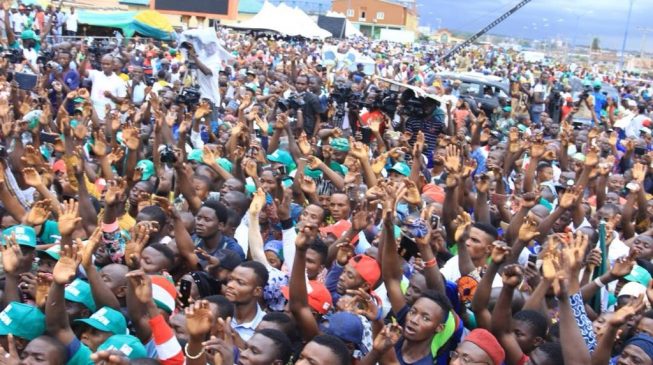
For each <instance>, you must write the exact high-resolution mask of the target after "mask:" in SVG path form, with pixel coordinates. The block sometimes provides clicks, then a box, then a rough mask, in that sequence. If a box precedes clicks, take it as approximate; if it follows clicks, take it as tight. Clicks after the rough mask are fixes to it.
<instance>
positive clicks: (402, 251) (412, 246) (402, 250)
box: [399, 235, 419, 261]
mask: <svg viewBox="0 0 653 365" xmlns="http://www.w3.org/2000/svg"><path fill="white" fill-rule="evenodd" d="M418 252H419V250H418V248H417V243H415V241H413V240H411V239H410V238H408V237H406V236H404V235H402V236H401V241H400V242H399V255H400V256H401V257H403V258H404V260H406V261H409V260H410V258H411V257H417V253H418Z"/></svg>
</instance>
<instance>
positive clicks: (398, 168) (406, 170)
mask: <svg viewBox="0 0 653 365" xmlns="http://www.w3.org/2000/svg"><path fill="white" fill-rule="evenodd" d="M390 171H395V172H397V173H400V174H402V175H404V176H406V177H408V176H410V167H408V165H406V163H405V162H397V163H396V164H394V165H392V167H391V168H390Z"/></svg>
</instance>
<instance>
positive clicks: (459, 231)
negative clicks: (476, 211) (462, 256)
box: [452, 212, 472, 242]
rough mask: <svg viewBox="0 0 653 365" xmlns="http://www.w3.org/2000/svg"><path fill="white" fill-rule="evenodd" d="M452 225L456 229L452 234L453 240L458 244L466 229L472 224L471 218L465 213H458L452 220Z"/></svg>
mask: <svg viewBox="0 0 653 365" xmlns="http://www.w3.org/2000/svg"><path fill="white" fill-rule="evenodd" d="M452 223H453V225H454V226H455V227H456V231H455V233H454V239H455V240H456V242H460V240H461V239H462V238H463V236H464V234H465V232H466V231H467V228H468V227H469V226H470V225H471V224H472V217H471V216H470V215H469V213H467V212H462V213H460V214H459V215H458V216H457V217H456V218H455V219H454V220H453V222H452Z"/></svg>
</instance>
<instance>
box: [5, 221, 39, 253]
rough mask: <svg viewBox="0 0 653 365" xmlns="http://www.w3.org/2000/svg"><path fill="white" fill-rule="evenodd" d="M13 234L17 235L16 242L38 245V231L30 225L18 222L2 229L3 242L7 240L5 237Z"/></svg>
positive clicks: (23, 244)
mask: <svg viewBox="0 0 653 365" xmlns="http://www.w3.org/2000/svg"><path fill="white" fill-rule="evenodd" d="M12 234H15V235H16V243H18V244H19V245H21V246H26V247H32V248H34V247H36V231H35V230H34V228H32V227H30V226H26V225H24V224H18V225H15V226H12V227H9V228H7V229H5V230H4V231H2V243H3V244H4V242H5V237H11V235H12Z"/></svg>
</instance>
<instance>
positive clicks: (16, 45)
mask: <svg viewBox="0 0 653 365" xmlns="http://www.w3.org/2000/svg"><path fill="white" fill-rule="evenodd" d="M9 48H12V49H19V48H23V47H22V46H21V45H20V42H19V41H18V39H16V40H14V42H13V43H12V44H10V45H9ZM34 50H35V51H36V52H37V53H38V52H40V51H41V42H36V45H35V46H34Z"/></svg>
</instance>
